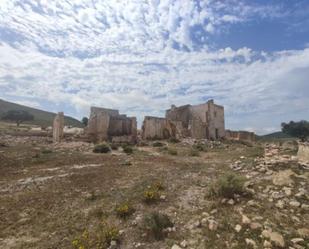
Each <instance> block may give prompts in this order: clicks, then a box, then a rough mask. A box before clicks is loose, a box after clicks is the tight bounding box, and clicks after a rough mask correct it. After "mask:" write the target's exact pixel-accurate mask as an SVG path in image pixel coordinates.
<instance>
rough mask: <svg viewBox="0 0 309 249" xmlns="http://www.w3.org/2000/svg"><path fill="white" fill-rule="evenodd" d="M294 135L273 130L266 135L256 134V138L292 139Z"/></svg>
mask: <svg viewBox="0 0 309 249" xmlns="http://www.w3.org/2000/svg"><path fill="white" fill-rule="evenodd" d="M293 138H294V137H292V136H290V135H288V134H285V133H283V132H282V131H277V132H273V133H270V134H267V135H263V136H258V139H266V140H267V139H293Z"/></svg>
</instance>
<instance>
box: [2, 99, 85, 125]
mask: <svg viewBox="0 0 309 249" xmlns="http://www.w3.org/2000/svg"><path fill="white" fill-rule="evenodd" d="M9 110H23V111H27V112H29V113H30V114H32V115H33V116H34V120H33V121H29V122H25V123H26V124H33V125H40V126H46V127H47V126H52V124H53V120H54V117H55V116H56V114H55V113H52V112H47V111H42V110H39V109H35V108H32V107H28V106H24V105H19V104H15V103H11V102H8V101H4V100H2V99H0V118H1V117H2V115H3V114H4V113H6V112H7V111H9ZM64 124H65V125H71V126H74V127H83V124H82V123H81V122H80V121H78V120H77V119H74V118H71V117H68V116H65V117H64Z"/></svg>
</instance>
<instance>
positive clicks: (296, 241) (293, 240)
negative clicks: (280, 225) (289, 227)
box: [291, 238, 304, 244]
mask: <svg viewBox="0 0 309 249" xmlns="http://www.w3.org/2000/svg"><path fill="white" fill-rule="evenodd" d="M291 241H292V243H293V244H298V243H300V242H303V241H304V239H302V238H294V239H291Z"/></svg>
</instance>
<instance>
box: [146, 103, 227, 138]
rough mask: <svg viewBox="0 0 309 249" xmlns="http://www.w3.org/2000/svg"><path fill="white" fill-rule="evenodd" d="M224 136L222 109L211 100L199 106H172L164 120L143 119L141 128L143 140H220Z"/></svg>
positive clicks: (155, 118) (154, 118)
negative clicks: (173, 138)
mask: <svg viewBox="0 0 309 249" xmlns="http://www.w3.org/2000/svg"><path fill="white" fill-rule="evenodd" d="M224 136H225V125H224V108H223V106H219V105H216V104H214V101H213V100H209V101H208V102H207V103H204V104H200V105H184V106H179V107H176V106H174V105H173V106H172V107H171V109H169V110H167V111H166V115H165V118H157V117H145V119H144V123H143V127H142V137H143V138H144V139H166V138H169V137H176V138H184V137H192V138H195V139H220V138H223V137H224Z"/></svg>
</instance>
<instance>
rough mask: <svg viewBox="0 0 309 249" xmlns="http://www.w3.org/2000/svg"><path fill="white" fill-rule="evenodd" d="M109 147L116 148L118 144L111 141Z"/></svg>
mask: <svg viewBox="0 0 309 249" xmlns="http://www.w3.org/2000/svg"><path fill="white" fill-rule="evenodd" d="M110 147H111V149H112V150H118V148H119V144H117V143H111V145H110Z"/></svg>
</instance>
